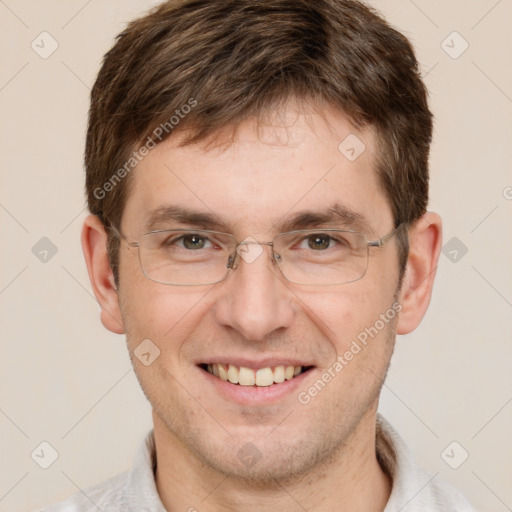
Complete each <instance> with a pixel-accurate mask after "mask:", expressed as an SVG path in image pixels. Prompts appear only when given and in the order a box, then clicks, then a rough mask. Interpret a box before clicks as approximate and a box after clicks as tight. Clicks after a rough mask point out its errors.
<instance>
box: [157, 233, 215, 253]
mask: <svg viewBox="0 0 512 512" xmlns="http://www.w3.org/2000/svg"><path fill="white" fill-rule="evenodd" d="M164 245H166V246H173V245H175V246H177V247H180V248H183V249H187V250H192V251H196V250H199V249H205V248H208V247H211V242H210V240H209V239H208V238H207V237H205V236H203V235H201V234H199V233H187V234H185V235H181V236H179V237H169V238H168V239H167V240H165V243H164Z"/></svg>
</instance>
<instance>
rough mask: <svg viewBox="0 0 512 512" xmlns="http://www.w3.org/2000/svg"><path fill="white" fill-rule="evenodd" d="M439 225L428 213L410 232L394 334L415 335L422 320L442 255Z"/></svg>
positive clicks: (432, 214) (431, 214) (436, 218)
mask: <svg viewBox="0 0 512 512" xmlns="http://www.w3.org/2000/svg"><path fill="white" fill-rule="evenodd" d="M441 238H442V223H441V217H439V215H437V214H436V213H431V212H427V213H426V214H425V215H423V216H422V217H420V218H419V219H418V220H417V221H416V222H415V223H414V224H413V225H412V227H411V228H410V230H409V257H408V259H407V267H406V270H405V275H404V279H403V283H402V288H401V290H400V304H401V305H402V309H401V311H400V315H399V316H398V322H397V326H396V332H397V334H407V333H409V332H411V331H414V329H416V327H418V325H419V324H420V322H421V320H422V319H423V317H424V315H425V313H426V311H427V308H428V305H429V303H430V297H431V296H432V287H433V285H434V278H435V275H436V270H437V264H438V260H439V253H440V251H441Z"/></svg>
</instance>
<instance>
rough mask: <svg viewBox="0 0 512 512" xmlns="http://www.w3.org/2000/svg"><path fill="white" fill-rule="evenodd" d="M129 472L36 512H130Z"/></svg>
mask: <svg viewBox="0 0 512 512" xmlns="http://www.w3.org/2000/svg"><path fill="white" fill-rule="evenodd" d="M128 474H129V473H128V472H124V473H120V474H118V475H116V476H114V477H112V478H109V479H108V480H105V481H104V482H101V483H99V484H96V485H93V486H91V487H88V488H86V489H84V490H83V491H79V492H77V493H75V494H73V495H72V496H70V497H69V498H68V499H67V500H65V501H61V502H60V503H56V504H54V505H50V506H48V507H44V508H41V509H39V510H37V511H36V512H97V511H98V510H101V511H102V512H121V511H127V510H129V508H128V507H129V505H128V502H127V495H126V483H127V479H128Z"/></svg>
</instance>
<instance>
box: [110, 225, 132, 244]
mask: <svg viewBox="0 0 512 512" xmlns="http://www.w3.org/2000/svg"><path fill="white" fill-rule="evenodd" d="M108 229H110V230H111V231H112V232H113V233H114V235H115V236H116V237H117V238H119V240H124V241H125V242H126V243H127V244H128V246H130V247H139V242H130V241H128V239H127V238H126V237H125V236H124V235H123V234H122V233H121V232H120V231H119V230H118V229H117V228H116V227H115V226H114V225H111V226H109V227H108Z"/></svg>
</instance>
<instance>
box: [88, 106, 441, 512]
mask: <svg viewBox="0 0 512 512" xmlns="http://www.w3.org/2000/svg"><path fill="white" fill-rule="evenodd" d="M350 133H356V134H357V136H358V137H359V138H360V139H361V140H363V141H364V143H365V145H366V149H365V151H364V152H363V153H362V154H361V156H359V158H357V159H356V160H355V161H353V162H350V161H349V160H348V159H346V158H345V157H344V156H343V155H342V154H341V153H340V152H339V151H338V145H339V143H340V142H341V141H342V140H343V139H344V138H345V137H346V136H347V135H349V134H350ZM219 135H220V136H221V138H222V134H219ZM235 135H236V136H235V139H234V141H232V142H231V143H229V144H227V145H225V146H223V147H217V146H212V147H206V146H205V145H204V144H202V143H201V144H195V145H189V146H184V147H178V141H179V132H178V133H177V134H175V136H174V137H173V138H171V139H168V140H167V141H165V142H163V143H161V144H159V145H158V146H157V147H156V148H155V149H154V150H152V151H151V152H150V153H149V155H148V156H147V157H146V158H145V159H144V160H143V161H142V162H141V163H140V164H139V165H138V167H137V169H136V170H135V171H134V174H133V176H132V177H131V178H132V179H133V183H132V184H133V187H132V188H131V191H130V194H129V197H128V199H127V203H126V206H125V210H124V213H123V218H122V224H121V232H122V233H123V234H124V235H125V236H126V238H127V239H128V240H129V241H134V240H138V239H139V238H140V236H141V235H142V234H143V232H144V231H143V226H144V222H145V221H146V219H147V218H148V215H149V212H150V211H151V210H152V209H154V208H156V207H157V206H161V205H180V206H185V207H187V208H191V209H194V210H197V211H200V212H207V213H212V212H213V213H215V214H216V215H217V216H218V217H220V218H221V219H223V220H224V221H225V223H226V224H227V229H228V230H229V232H231V233H232V234H234V235H235V236H236V238H237V240H238V241H242V240H243V239H245V238H246V237H247V236H251V237H254V238H255V239H256V240H258V241H270V240H271V239H272V238H273V236H274V235H276V234H277V233H278V232H279V230H278V227H279V226H278V224H279V221H282V220H283V219H287V218H289V216H290V215H292V214H294V213H296V212H298V211H302V210H309V211H321V210H324V209H325V208H326V206H328V205H331V204H334V203H336V202H338V203H341V204H343V205H345V206H346V207H348V208H350V209H352V210H354V211H355V212H358V213H360V214H363V215H364V216H365V217H366V219H367V220H368V223H369V225H370V231H371V232H368V233H366V235H367V237H368V239H370V240H371V239H375V238H380V237H382V236H384V235H385V234H387V233H389V232H390V231H391V230H392V229H393V227H394V224H393V216H392V211H391V207H390V204H389V201H388V200H387V198H386V196H385V194H384V192H383V190H382V189H381V187H380V186H379V184H378V182H377V176H376V172H375V170H374V162H375V145H374V137H373V135H372V132H371V130H369V129H365V130H362V131H355V129H354V128H353V127H352V126H351V125H350V123H349V121H348V120H347V119H346V117H345V116H344V115H343V114H342V113H340V112H338V111H335V110H327V111H324V112H322V115H319V114H318V113H316V112H314V110H310V111H308V110H298V109H297V108H295V106H294V105H293V104H288V105H287V106H286V108H285V110H284V111H282V112H281V113H280V115H279V119H278V120H276V119H269V120H268V123H266V124H265V125H263V126H260V127H259V129H257V127H256V123H255V121H254V120H247V121H245V122H243V123H242V124H241V125H240V126H239V128H238V129H237V131H236V134H235ZM329 170H330V171H329ZM328 171H329V172H328ZM159 227H164V226H159ZM324 227H328V226H324ZM348 227H350V226H348ZM410 240H411V251H410V255H409V259H408V264H407V270H406V274H405V278H404V280H403V284H402V287H401V289H400V290H397V286H398V279H399V272H398V258H397V247H396V239H395V238H393V239H392V240H391V241H390V242H388V243H387V244H386V245H385V246H384V247H382V248H372V249H370V260H369V267H368V270H367V272H366V274H365V276H364V277H363V278H362V279H360V280H359V281H356V282H353V283H348V284H344V285H339V286H331V287H315V286H313V287H311V286H309V287H308V286H301V285H296V284H291V283H289V282H287V281H286V280H284V278H283V277H282V276H281V275H280V274H279V272H278V271H277V270H276V268H275V265H274V264H273V262H272V260H271V258H270V248H269V247H266V246H263V247H264V251H263V254H262V255H261V256H260V257H258V258H257V259H256V260H255V261H254V262H253V263H250V264H249V263H246V262H244V261H241V262H240V264H239V267H238V268H237V269H236V270H235V271H232V272H230V273H229V275H228V277H227V279H226V280H224V281H223V282H221V283H218V284H216V285H209V286H191V287H179V286H168V285H163V284H159V283H156V282H153V281H151V280H149V279H147V278H146V277H145V276H144V275H143V274H142V271H141V269H140V266H139V260H138V255H137V249H136V248H133V247H128V246H127V245H126V243H124V242H122V243H121V249H120V272H119V288H118V289H116V286H115V283H114V279H113V276H112V271H111V269H110V267H109V263H108V259H107V256H106V253H105V242H106V235H105V231H104V229H103V227H102V225H101V223H100V222H99V220H98V219H97V218H96V217H94V216H89V217H88V218H87V219H86V220H85V223H84V227H83V232H82V244H83V250H84V254H85V259H86V262H87V267H88V271H89V276H90V279H91V283H92V286H93V290H94V293H95V295H96V298H97V299H98V302H99V303H100V305H101V308H102V313H101V319H102V322H103V324H104V326H105V327H106V328H107V329H109V330H110V331H112V332H115V333H119V334H123V333H124V334H126V339H127V344H128V349H129V351H130V354H131V356H132V362H133V365H134V369H135V372H136V374H137V377H138V379H139V381H140V383H141V386H142V388H143V390H144V392H145V393H146V396H147V397H148V399H149V400H150V402H151V404H152V407H153V421H154V433H155V443H156V452H157V471H156V482H157V487H158V491H159V494H160V497H161V500H162V502H163V504H164V506H165V507H166V508H167V510H169V511H178V510H189V509H190V508H191V507H195V508H196V509H197V510H199V511H201V512H203V511H211V512H213V511H220V510H223V511H225V510H233V511H237V510H245V511H253V510H254V511H256V510H258V511H261V510H268V509H270V507H272V508H273V509H275V510H282V511H294V510H304V509H305V510H315V511H332V510H351V511H382V510H383V509H384V507H385V504H386V502H387V500H388V498H389V494H390V491H391V482H390V479H389V477H388V476H387V475H386V474H385V473H384V471H383V470H382V468H381V467H380V466H379V464H378V461H377V458H376V454H375V419H376V411H377V406H378V399H379V394H380V390H381V386H382V383H383V380H384V378H385V375H386V371H387V368H388V365H389V361H390V358H391V355H392V351H393V346H394V342H395V334H396V333H398V334H406V333H408V332H410V331H412V330H413V329H415V328H416V327H417V325H418V324H419V323H420V321H421V319H422V318H423V315H424V313H425V311H426V309H427V307H428V303H429V301H430V296H431V291H432V285H433V280H434V275H435V268H436V266H437V260H438V257H439V251H440V244H441V221H440V218H439V217H438V216H437V215H436V214H432V213H428V214H426V215H425V216H424V217H422V218H421V219H420V220H419V221H417V222H416V223H415V224H414V225H413V226H411V228H410ZM397 299H398V300H399V302H400V304H401V308H402V309H401V311H400V313H399V315H398V316H397V317H396V318H395V320H394V321H393V322H390V323H389V324H386V327H385V328H384V329H382V330H381V331H380V332H379V333H378V335H377V336H375V337H374V338H373V339H372V340H371V341H370V342H369V343H368V345H367V346H366V347H365V348H364V349H363V350H361V352H360V353H358V354H357V355H356V356H354V358H353V359H352V360H351V361H350V362H349V363H348V364H347V365H346V366H345V367H344V368H343V371H341V372H339V373H338V374H337V375H336V377H335V378H333V379H332V380H331V382H329V384H328V385H326V386H325V388H324V389H322V391H321V392H320V393H318V394H317V396H315V397H314V399H312V400H311V401H310V402H309V403H308V404H306V405H303V404H301V403H300V402H299V401H298V400H297V395H298V393H299V392H301V391H307V390H308V388H309V387H310V386H311V385H312V384H313V383H314V382H315V381H316V380H317V379H319V378H321V376H322V374H323V373H325V372H326V371H327V369H328V368H329V367H331V366H332V364H333V362H334V361H335V360H336V358H337V357H338V355H343V354H344V353H345V351H346V350H348V349H349V347H350V344H351V342H352V341H353V340H354V339H356V337H357V335H358V334H359V333H360V332H362V331H364V329H365V328H367V327H369V326H373V325H374V324H375V322H376V320H378V319H379V315H380V314H382V313H385V312H386V311H387V310H388V309H389V308H391V306H392V304H393V303H394V302H395V301H396V300H397ZM147 338H149V339H150V340H152V342H153V343H154V344H155V345H157V346H158V348H159V349H160V351H161V352H160V356H159V357H158V358H157V359H156V360H155V361H154V362H153V363H152V364H151V365H149V366H144V365H143V364H141V362H140V361H139V360H138V359H137V358H135V357H133V351H134V350H135V349H136V348H137V346H138V345H139V344H140V343H141V341H142V340H144V339H147ZM270 356H272V357H274V358H277V359H279V358H292V359H295V360H300V361H301V362H307V364H308V365H311V366H313V369H312V370H310V371H309V372H307V373H306V374H304V375H303V376H301V380H300V384H299V385H298V386H296V388H295V389H294V390H293V392H290V393H287V394H285V395H284V396H282V397H281V398H279V400H274V401H269V402H265V401H262V402H260V403H257V404H254V403H238V402H235V401H234V400H231V399H230V398H229V397H227V396H226V395H224V394H222V393H219V392H218V389H217V388H216V385H214V384H212V381H211V379H214V377H212V376H210V375H208V374H206V373H205V372H204V370H201V369H200V368H199V367H198V366H197V364H198V363H199V362H205V361H206V362H208V361H211V360H214V359H215V358H220V360H221V361H226V362H230V358H231V357H239V358H244V359H246V360H248V361H259V360H261V359H262V358H263V357H270ZM251 389H253V388H251ZM247 443H252V445H254V446H255V447H256V449H257V452H258V454H259V457H260V458H259V459H258V461H257V463H255V464H254V465H252V466H250V467H248V466H247V465H245V464H244V463H243V462H242V461H241V460H240V458H239V457H238V456H237V453H238V451H239V450H240V449H241V448H242V447H243V446H244V445H246V444H247ZM301 507H302V508H301Z"/></svg>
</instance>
